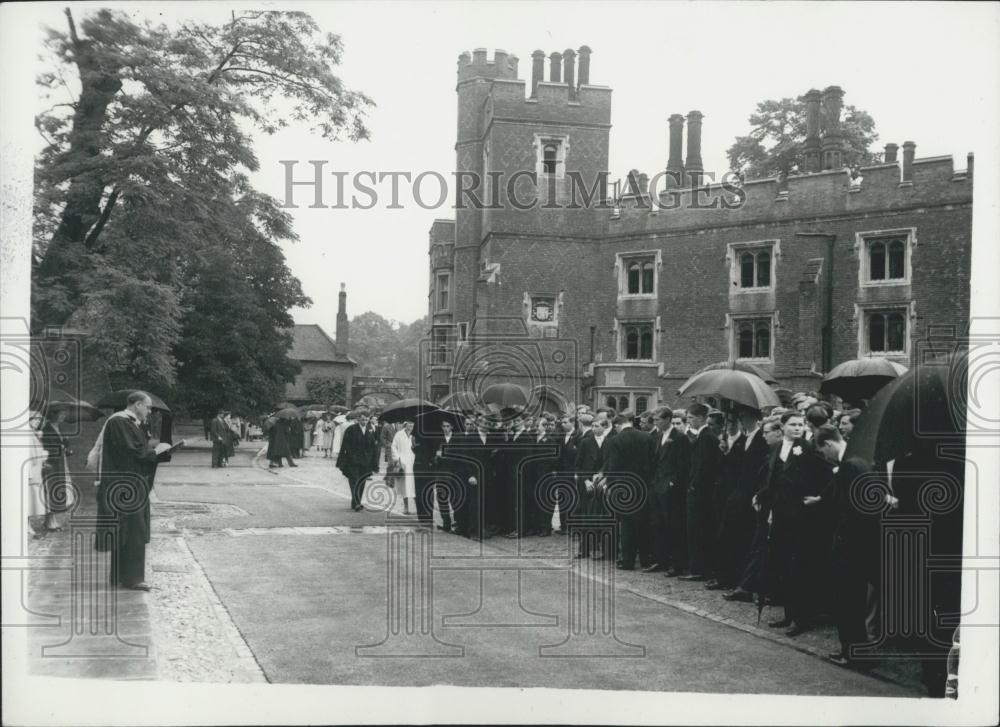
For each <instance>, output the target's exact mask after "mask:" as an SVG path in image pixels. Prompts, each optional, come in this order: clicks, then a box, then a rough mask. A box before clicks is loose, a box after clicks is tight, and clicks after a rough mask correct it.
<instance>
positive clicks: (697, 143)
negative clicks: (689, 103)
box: [684, 111, 705, 187]
mask: <svg viewBox="0 0 1000 727" xmlns="http://www.w3.org/2000/svg"><path fill="white" fill-rule="evenodd" d="M703 118H704V115H703V114H702V113H701V111H691V112H690V113H689V114H688V115H687V122H688V148H687V159H686V160H685V161H684V169H686V170H687V173H688V179H689V180H690V182H691V186H692V187H697V186H698V185H700V184H701V173H702V172H703V171H704V169H705V168H704V167H703V166H702V163H701V120H702V119H703Z"/></svg>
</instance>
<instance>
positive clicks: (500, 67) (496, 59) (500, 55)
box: [493, 48, 510, 78]
mask: <svg viewBox="0 0 1000 727" xmlns="http://www.w3.org/2000/svg"><path fill="white" fill-rule="evenodd" d="M493 65H495V66H496V69H497V78H510V72H509V70H508V66H507V51H505V50H501V49H499V48H497V49H496V50H494V51H493Z"/></svg>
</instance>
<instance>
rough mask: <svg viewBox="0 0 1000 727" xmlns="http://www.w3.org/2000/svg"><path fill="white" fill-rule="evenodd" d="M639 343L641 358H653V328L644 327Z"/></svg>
mask: <svg viewBox="0 0 1000 727" xmlns="http://www.w3.org/2000/svg"><path fill="white" fill-rule="evenodd" d="M639 343H640V345H639V358H653V329H651V328H645V329H643V331H642V337H641V339H640V342H639Z"/></svg>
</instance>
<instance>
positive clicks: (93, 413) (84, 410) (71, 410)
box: [45, 399, 104, 423]
mask: <svg viewBox="0 0 1000 727" xmlns="http://www.w3.org/2000/svg"><path fill="white" fill-rule="evenodd" d="M45 411H46V413H47V416H50V417H51V416H54V415H55V414H56V413H57V412H60V411H65V412H66V421H68V422H72V423H75V422H96V421H97V420H98V419H100V418H101V417H102V416H104V412H102V411H101V410H100V409H98V408H97V407H96V406H94V405H93V404H88V403H87V402H85V401H83V400H79V399H78V400H76V401H52V402H49V403H48V404H47V405H46V407H45Z"/></svg>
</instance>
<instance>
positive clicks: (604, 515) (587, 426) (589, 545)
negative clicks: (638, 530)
mask: <svg viewBox="0 0 1000 727" xmlns="http://www.w3.org/2000/svg"><path fill="white" fill-rule="evenodd" d="M607 423H608V421H607V419H606V418H605V417H600V418H596V419H595V418H594V417H593V416H592V415H590V414H581V415H580V425H581V427H582V434H581V435H580V444H579V447H578V448H577V453H576V462H575V463H574V465H573V469H574V471H575V472H576V482H577V488H578V489H577V492H578V494H579V497H580V506H579V507H577V508H576V509H575V510H574V512H573V513H572V515H571V517H572V520H571V523H572V529H573V532H574V533H579V537H580V545H579V549H578V551H577V555H576V557H577V558H587V557H591V556H593V557H594V558H595V559H599V558H602V557H604V551H605V547H606V546H607V545H609V544H607V543H601V542H599V540H598V538H599V535H600V532H599V529H596V528H594V527H593V526H594V523H595V521H604V522H609V521H610V520H611V515H610V513H609V512H608V511H607V510H606V509H605V507H604V501H603V496H602V495H601V493H600V492H599V490H598V486H597V483H595V479H596V477H597V475H598V474H599V473H600V472H601V470H603V469H604V462H605V459H606V456H607V451H608V450H607V446H608V430H607V426H606V425H607ZM607 551H608V553H610V552H611V548H610V547H608V548H607Z"/></svg>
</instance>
